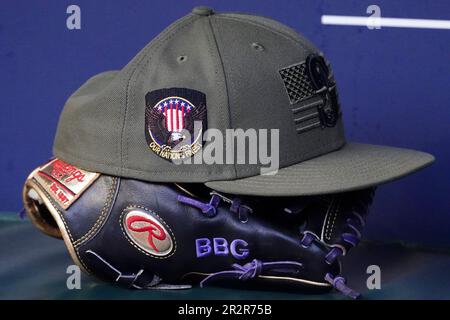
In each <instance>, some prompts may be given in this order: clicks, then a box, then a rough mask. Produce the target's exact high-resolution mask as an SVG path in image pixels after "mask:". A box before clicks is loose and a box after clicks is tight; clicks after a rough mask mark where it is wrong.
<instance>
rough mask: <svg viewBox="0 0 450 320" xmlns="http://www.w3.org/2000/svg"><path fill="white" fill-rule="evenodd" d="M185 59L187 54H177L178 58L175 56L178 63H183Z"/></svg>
mask: <svg viewBox="0 0 450 320" xmlns="http://www.w3.org/2000/svg"><path fill="white" fill-rule="evenodd" d="M186 60H187V56H179V57H178V58H177V62H178V63H183V62H185V61H186Z"/></svg>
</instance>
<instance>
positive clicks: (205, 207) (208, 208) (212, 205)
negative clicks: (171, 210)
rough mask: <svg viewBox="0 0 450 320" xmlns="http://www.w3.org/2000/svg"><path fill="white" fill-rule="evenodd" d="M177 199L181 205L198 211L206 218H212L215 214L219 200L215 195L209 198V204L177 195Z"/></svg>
mask: <svg viewBox="0 0 450 320" xmlns="http://www.w3.org/2000/svg"><path fill="white" fill-rule="evenodd" d="M177 199H178V201H180V202H181V203H184V204H187V205H190V206H193V207H195V208H198V209H200V210H201V211H202V212H203V213H204V214H205V215H206V216H207V217H214V216H215V215H216V214H217V207H218V206H219V203H220V200H221V199H220V197H219V196H218V195H216V194H213V195H212V196H211V200H210V201H209V203H204V202H201V201H198V200H195V199H192V198H190V197H186V196H182V195H178V197H177Z"/></svg>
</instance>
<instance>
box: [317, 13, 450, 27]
mask: <svg viewBox="0 0 450 320" xmlns="http://www.w3.org/2000/svg"><path fill="white" fill-rule="evenodd" d="M321 22H322V24H330V25H344V26H372V27H377V26H380V27H392V28H420V29H447V30H448V29H450V20H435V19H404V18H383V17H379V18H377V17H358V16H333V15H323V16H322V17H321Z"/></svg>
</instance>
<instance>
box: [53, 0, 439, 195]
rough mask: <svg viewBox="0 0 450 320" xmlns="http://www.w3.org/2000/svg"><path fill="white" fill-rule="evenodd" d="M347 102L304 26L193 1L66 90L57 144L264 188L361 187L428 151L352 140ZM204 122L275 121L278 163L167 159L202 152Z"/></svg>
mask: <svg viewBox="0 0 450 320" xmlns="http://www.w3.org/2000/svg"><path fill="white" fill-rule="evenodd" d="M345 108H346V106H340V103H339V96H338V92H337V87H336V83H335V80H334V77H333V72H332V70H331V67H330V65H329V63H328V62H327V60H326V59H325V58H324V56H323V54H322V53H321V52H320V51H319V50H318V49H317V48H316V47H315V46H314V45H313V44H311V43H310V42H309V41H308V40H307V39H305V38H304V37H303V36H301V35H299V34H298V33H297V32H295V31H293V30H292V29H290V28H288V27H286V26H284V25H282V24H280V23H278V22H276V21H273V20H271V19H267V18H263V17H259V16H252V15H246V14H238V13H215V12H214V11H213V10H212V9H210V8H206V7H197V8H194V10H193V11H192V12H191V13H189V14H188V15H186V16H185V17H183V18H181V19H179V20H178V21H176V22H174V23H173V24H172V25H170V26H169V27H168V28H166V29H165V30H164V31H163V32H162V33H161V34H159V35H158V36H157V37H156V38H155V39H154V40H153V41H151V42H150V43H149V44H148V45H147V46H146V47H144V48H143V49H142V50H141V51H140V52H139V53H138V54H137V55H136V56H135V57H134V58H133V59H132V60H131V61H130V62H129V63H128V64H127V65H126V66H125V67H124V68H123V69H121V70H118V71H108V72H104V73H101V74H99V75H96V76H94V77H92V78H91V79H89V80H88V81H87V82H86V83H84V84H83V85H82V86H81V87H80V88H79V89H78V90H77V91H76V92H75V93H74V94H73V95H72V96H70V97H69V99H68V100H67V102H66V104H65V106H64V109H63V112H62V114H61V117H60V121H59V124H58V129H57V134H56V138H55V143H54V154H55V156H56V157H58V158H60V159H62V160H64V161H66V162H68V163H70V164H73V165H76V166H79V167H80V168H83V169H85V170H89V171H94V172H101V173H104V174H109V175H115V176H121V177H129V178H135V179H140V180H145V181H151V182H198V183H205V184H206V185H207V186H208V187H210V188H212V189H216V190H218V191H222V192H226V193H234V194H249V195H263V196H287V195H313V194H323V193H334V192H341V191H348V190H353V189H360V188H364V187H369V186H374V185H378V184H381V183H385V182H388V181H391V180H394V179H397V178H400V177H402V176H405V175H407V174H410V173H412V172H414V171H417V170H419V169H421V168H423V167H425V166H427V165H429V164H430V163H432V162H433V160H434V158H433V156H432V155H430V154H427V153H424V152H419V151H413V150H408V149H400V148H393V147H385V146H375V145H368V144H358V143H351V142H347V141H346V140H345V135H344V127H343V123H342V113H343V112H345ZM196 121H197V122H201V125H200V126H197V127H195V126H194V123H195V122H196ZM209 129H215V130H216V131H217V132H221V133H223V135H224V136H226V132H227V129H242V130H244V131H246V130H248V129H252V130H253V129H254V130H261V129H267V130H269V131H270V130H272V129H276V130H278V135H279V139H278V147H279V148H278V152H279V153H278V154H279V169H278V171H277V173H276V174H270V175H266V174H261V169H262V168H263V167H266V164H264V163H261V161H259V160H258V161H257V162H256V163H243V164H240V163H239V161H238V156H239V155H237V154H232V158H231V159H232V160H234V161H227V162H225V163H211V164H210V163H206V162H203V163H182V164H178V163H174V161H173V160H176V159H183V160H186V159H193V158H195V157H196V156H197V155H198V154H201V150H204V149H205V148H207V147H208V145H210V144H211V143H212V141H203V139H202V134H204V133H205V132H207V130H209ZM186 132H187V133H189V136H188V137H187V135H186V134H185V133H186ZM180 141H184V142H185V144H184V145H183V147H182V148H177V145H178V144H179V143H180ZM215 143H217V141H215ZM222 143H223V144H225V140H224V141H222ZM219 145H220V144H219ZM202 148H203V149H202ZM224 150H226V147H225V146H224ZM250 152H252V151H251V150H250V149H248V150H246V153H247V154H249V153H250ZM193 162H195V161H193Z"/></svg>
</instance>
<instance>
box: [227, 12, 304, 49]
mask: <svg viewBox="0 0 450 320" xmlns="http://www.w3.org/2000/svg"><path fill="white" fill-rule="evenodd" d="M221 18H222V19H228V20H233V21H238V22H243V23H247V24H250V25H253V26H256V27H260V28H263V29H265V30H267V31H270V32H272V33H274V34H276V35H279V36H282V37H283V38H285V39H286V40H289V41H290V42H293V43H295V44H296V45H298V46H300V47H301V48H303V49H304V50H305V51H311V48H308V47H306V46H305V45H304V44H303V43H301V41H299V40H298V39H295V38H294V37H292V36H291V35H288V34H286V33H284V32H282V31H279V30H275V29H273V28H271V27H269V26H266V25H264V24H262V23H258V22H255V21H251V20H248V19H245V18H244V17H240V18H237V17H229V16H225V15H222V16H221Z"/></svg>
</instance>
